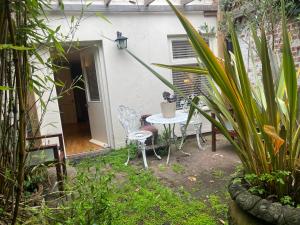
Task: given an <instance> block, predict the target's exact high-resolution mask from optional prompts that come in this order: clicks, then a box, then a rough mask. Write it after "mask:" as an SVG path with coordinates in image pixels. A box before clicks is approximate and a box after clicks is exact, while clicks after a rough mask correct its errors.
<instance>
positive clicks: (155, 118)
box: [146, 111, 188, 124]
mask: <svg viewBox="0 0 300 225" xmlns="http://www.w3.org/2000/svg"><path fill="white" fill-rule="evenodd" d="M187 117H188V114H187V113H183V112H178V111H176V115H175V117H172V118H164V117H163V116H162V114H161V113H159V114H154V115H152V116H149V117H147V118H146V121H147V122H148V123H152V124H174V123H182V122H185V121H187Z"/></svg>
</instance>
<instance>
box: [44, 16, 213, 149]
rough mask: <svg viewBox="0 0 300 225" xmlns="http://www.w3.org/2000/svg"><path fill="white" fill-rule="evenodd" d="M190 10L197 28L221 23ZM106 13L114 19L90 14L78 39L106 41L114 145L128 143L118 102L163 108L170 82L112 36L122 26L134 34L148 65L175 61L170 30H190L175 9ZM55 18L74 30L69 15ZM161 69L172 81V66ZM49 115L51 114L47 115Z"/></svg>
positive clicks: (133, 44) (135, 47) (134, 47)
mask: <svg viewBox="0 0 300 225" xmlns="http://www.w3.org/2000/svg"><path fill="white" fill-rule="evenodd" d="M186 15H187V17H188V18H189V20H190V21H191V22H192V24H193V25H194V26H195V27H196V28H197V27H200V26H201V25H204V23H205V22H206V23H207V24H208V25H209V26H210V27H213V26H214V27H215V26H216V23H217V22H216V17H204V16H203V14H202V13H201V12H188V13H186ZM67 16H69V17H68V19H69V20H70V16H71V15H68V14H67ZM105 16H106V17H107V19H109V20H110V22H111V23H107V22H106V21H104V20H103V19H101V18H99V17H97V16H96V15H95V14H87V15H85V16H84V18H83V20H82V21H81V22H80V26H79V28H78V30H77V32H76V35H75V37H74V40H79V41H99V40H101V41H102V51H103V55H104V67H105V68H103V71H104V73H105V74H104V75H105V76H106V78H105V79H106V80H107V85H108V91H109V105H110V112H111V124H112V131H113V139H114V140H113V143H114V144H113V146H112V147H119V146H122V145H124V131H123V129H122V127H121V125H120V123H119V121H118V119H117V108H118V106H119V105H121V104H124V105H127V106H129V107H132V108H134V109H136V110H137V111H138V112H140V113H142V114H143V113H147V114H148V113H152V114H154V113H159V112H160V102H161V101H162V92H163V91H165V90H168V88H167V87H165V86H164V85H163V84H162V83H161V82H160V81H159V80H158V79H157V78H155V77H154V76H153V75H152V74H151V73H150V72H148V71H147V69H145V67H143V66H142V65H140V64H139V63H138V62H137V61H136V60H134V59H133V58H132V57H131V56H130V55H128V54H127V53H126V52H125V51H124V50H119V49H117V47H116V44H115V43H114V42H113V41H112V40H114V39H115V38H116V31H121V32H123V35H124V36H126V37H128V50H130V51H131V52H133V53H134V54H135V55H137V56H138V57H139V58H141V59H142V60H143V61H144V62H146V63H147V64H148V65H150V64H151V63H165V64H171V63H172V60H171V50H170V45H169V40H168V36H174V35H182V34H185V32H184V29H183V28H182V26H181V24H180V22H179V20H178V19H177V18H176V17H175V15H174V14H173V13H145V12H144V13H130V14H129V13H110V14H105ZM49 21H50V24H51V25H52V26H53V27H57V26H58V25H61V30H62V32H64V33H66V32H68V23H67V21H66V19H65V18H63V16H61V15H50V16H49ZM109 39H111V40H109ZM211 47H212V49H213V50H214V52H215V53H216V52H217V51H216V50H217V46H216V41H212V46H211ZM153 68H155V67H153ZM155 69H156V71H158V72H159V73H160V74H162V75H163V76H164V77H165V78H167V79H168V80H170V81H172V76H171V72H170V71H168V70H165V69H160V68H155ZM57 109H58V107H57V105H51V106H50V107H49V111H53V110H57ZM53 116H54V114H53ZM55 116H57V114H56V115H55ZM58 116H59V114H58ZM47 120H48V118H47V119H46V120H45V121H47Z"/></svg>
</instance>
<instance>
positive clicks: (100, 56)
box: [94, 41, 114, 148]
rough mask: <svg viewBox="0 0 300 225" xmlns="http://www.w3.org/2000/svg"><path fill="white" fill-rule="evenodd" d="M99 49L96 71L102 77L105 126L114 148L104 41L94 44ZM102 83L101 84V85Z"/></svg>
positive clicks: (109, 142)
mask: <svg viewBox="0 0 300 225" xmlns="http://www.w3.org/2000/svg"><path fill="white" fill-rule="evenodd" d="M94 44H95V45H96V47H97V51H95V52H96V55H95V60H96V61H97V62H98V63H97V62H96V63H95V65H96V70H97V71H98V74H99V75H100V77H98V78H99V81H98V87H99V88H100V93H101V98H102V102H103V107H104V115H105V125H106V133H107V140H108V143H107V144H108V148H112V147H114V135H113V125H112V115H111V105H110V97H109V90H108V88H109V86H108V81H107V73H106V66H105V58H104V51H103V41H97V42H94ZM99 83H100V84H99Z"/></svg>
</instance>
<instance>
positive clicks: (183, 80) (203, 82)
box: [171, 39, 209, 109]
mask: <svg viewBox="0 0 300 225" xmlns="http://www.w3.org/2000/svg"><path fill="white" fill-rule="evenodd" d="M206 42H207V43H209V41H208V39H207V40H206ZM171 43H172V54H173V55H172V57H173V59H176V60H180V59H188V58H190V59H195V57H196V54H195V52H194V50H193V48H192V46H191V44H190V42H189V41H188V39H177V40H176V39H175V40H171ZM191 62H192V61H191ZM190 65H193V64H190ZM172 78H173V84H174V85H175V86H176V87H177V88H178V89H179V90H181V91H182V92H183V93H184V94H185V95H191V94H193V95H203V94H205V95H207V94H208V93H207V87H208V85H209V82H208V80H207V78H206V77H205V76H204V75H198V74H193V73H186V72H178V71H172ZM181 100H182V97H180V96H178V98H177V102H176V106H177V109H179V108H180V107H181V106H180V101H181Z"/></svg>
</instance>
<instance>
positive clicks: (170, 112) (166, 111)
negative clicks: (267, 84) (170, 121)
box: [160, 102, 176, 118]
mask: <svg viewBox="0 0 300 225" xmlns="http://www.w3.org/2000/svg"><path fill="white" fill-rule="evenodd" d="M160 108H161V113H162V116H163V117H164V118H172V117H175V112H176V102H161V103H160Z"/></svg>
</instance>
